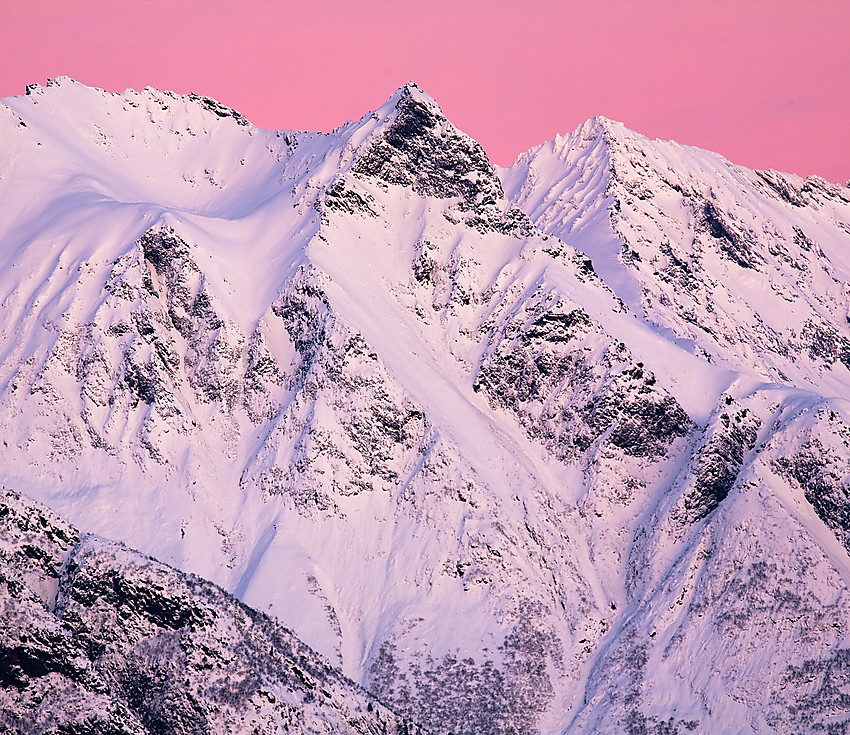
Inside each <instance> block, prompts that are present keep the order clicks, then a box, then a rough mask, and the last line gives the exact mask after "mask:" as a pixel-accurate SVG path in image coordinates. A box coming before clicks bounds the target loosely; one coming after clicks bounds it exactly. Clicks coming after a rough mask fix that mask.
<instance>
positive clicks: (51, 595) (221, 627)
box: [0, 490, 415, 735]
mask: <svg viewBox="0 0 850 735" xmlns="http://www.w3.org/2000/svg"><path fill="white" fill-rule="evenodd" d="M0 519H2V520H0V523H2V528H3V538H2V549H0V585H2V588H3V594H2V602H3V621H4V629H3V633H2V637H0V661H1V662H2V666H0V676H2V680H1V681H2V683H1V684H0V686H2V690H0V691H2V695H3V698H2V709H0V725H2V726H3V727H4V731H5V732H9V731H12V732H15V731H17V732H51V733H92V734H94V733H111V734H112V733H114V734H115V735H118V734H119V733H120V734H122V735H124V734H125V733H134V734H139V733H166V732H168V733H210V732H234V731H236V732H252V733H279V732H292V731H296V732H311V731H312V732H333V733H363V734H364V735H380V734H381V733H397V732H405V733H407V732H415V728H411V727H410V726H409V725H408V723H406V722H404V721H402V720H399V719H398V718H396V717H395V716H393V715H392V714H391V713H389V712H388V711H387V710H386V709H385V708H384V707H382V706H381V705H380V704H378V703H377V702H376V701H374V700H373V699H372V698H371V697H369V696H368V695H367V694H366V693H365V692H363V691H362V690H361V689H359V688H358V687H357V686H356V685H355V684H354V683H352V682H351V681H348V680H346V679H344V678H343V677H341V676H340V675H339V673H338V672H337V671H335V670H333V669H332V668H331V667H330V666H329V665H328V664H327V663H326V662H324V661H322V660H321V659H320V658H319V657H317V655H316V654H315V653H314V652H313V651H311V650H310V649H309V648H307V647H306V646H305V645H304V644H302V643H301V642H300V641H298V640H297V639H296V638H295V637H294V636H293V635H292V634H291V633H290V632H289V631H287V630H286V629H284V628H281V627H280V626H279V625H277V624H275V623H273V622H272V621H271V620H269V619H268V618H267V617H265V616H264V615H262V614H261V613H257V612H255V611H254V610H251V609H250V608H248V607H246V606H245V605H242V604H241V603H239V602H237V601H236V600H234V599H233V598H232V597H230V596H229V595H227V594H226V593H224V592H223V591H222V590H221V589H219V588H217V587H215V586H214V585H211V584H210V583H209V582H204V581H203V580H200V579H197V578H194V577H191V576H187V575H184V574H181V573H179V572H177V571H176V570H174V569H171V568H168V567H166V566H165V565H163V564H160V563H158V562H156V561H154V560H153V559H150V558H148V557H145V556H142V555H141V554H139V553H137V552H133V551H130V550H129V549H127V548H126V547H124V546H122V545H120V544H116V543H115V542H111V541H106V540H104V539H100V538H96V537H93V536H85V535H81V534H80V532H79V531H78V530H77V529H76V528H74V527H72V526H70V525H69V524H68V523H66V522H65V521H63V520H62V519H60V518H58V517H57V516H55V515H54V514H53V513H51V512H50V511H48V510H47V509H46V508H44V507H42V506H38V505H37V504H35V503H33V502H32V501H28V500H26V499H25V498H23V497H22V496H20V495H18V494H16V493H12V492H10V491H8V490H3V491H0Z"/></svg>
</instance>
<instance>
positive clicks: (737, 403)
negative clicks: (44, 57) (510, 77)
mask: <svg viewBox="0 0 850 735" xmlns="http://www.w3.org/2000/svg"><path fill="white" fill-rule="evenodd" d="M0 141H2V144H0V202H2V204H0V303H1V304H2V307H0V308H1V309H2V311H0V314H2V316H0V330H2V333H3V341H2V348H0V349H2V351H0V426H2V437H3V445H2V447H0V457H2V462H0V472H2V476H0V482H3V483H4V484H5V486H6V487H9V488H14V489H15V490H18V491H20V492H23V493H25V494H27V495H29V496H32V497H34V498H36V499H37V500H39V501H41V502H43V503H45V504H47V505H48V506H49V507H50V508H52V509H53V510H54V511H56V512H58V513H61V514H62V515H64V516H66V517H67V518H69V519H70V521H71V522H72V523H73V524H75V525H76V526H79V527H80V528H82V529H84V530H85V531H88V532H93V533H96V534H98V535H99V536H101V537H105V538H109V539H113V540H115V541H119V542H122V543H126V544H128V545H129V546H132V547H134V548H138V549H141V550H142V551H143V552H144V553H146V554H149V555H151V556H153V557H156V558H157V559H159V560H161V561H163V562H166V563H168V564H171V565H174V566H176V567H178V568H180V569H182V570H184V571H185V572H190V573H194V574H197V575H200V576H202V577H205V578H207V579H210V580H212V581H213V582H215V583H216V584H218V585H220V586H221V587H223V588H224V589H225V590H227V591H228V592H231V593H233V594H234V595H235V596H236V597H238V598H239V599H241V600H243V601H244V602H245V603H247V604H248V605H250V606H252V607H254V608H256V609H258V610H261V611H263V612H267V613H270V614H271V615H273V616H276V617H277V618H278V620H279V621H280V622H281V623H282V624H283V625H286V626H287V627H288V628H290V629H291V630H293V631H294V633H295V634H296V635H297V636H298V637H299V638H300V639H301V640H303V641H304V642H305V643H306V644H308V645H309V646H310V647H312V648H313V649H315V650H317V651H319V652H320V653H321V654H323V655H324V656H326V657H327V658H328V660H329V661H330V663H331V664H333V665H334V666H336V667H338V668H339V669H341V671H342V672H343V673H344V674H345V675H346V676H348V677H350V678H351V679H354V680H355V681H356V682H358V683H359V684H361V685H362V686H364V687H365V688H366V689H367V690H368V691H370V692H371V693H372V694H374V695H375V696H376V697H378V698H379V699H380V700H381V701H382V702H383V703H384V704H385V705H387V706H389V707H390V708H391V709H393V710H395V711H396V712H397V713H399V714H400V715H401V716H402V717H405V718H409V719H411V720H413V721H416V722H417V723H419V724H420V725H421V726H423V727H424V728H425V729H427V730H429V731H431V732H434V733H448V732H451V733H455V735H466V734H467V733H470V734H471V733H513V732H516V733H528V734H529V735H530V734H531V733H538V732H539V733H547V734H548V733H562V732H569V733H589V732H612V733H614V732H635V733H638V732H665V733H675V732H681V733H684V732H691V731H703V732H713V733H722V732H730V733H731V732H736V733H737V732H745V733H746V732H753V733H755V732H759V733H762V732H792V731H813V730H828V731H835V732H842V731H844V730H845V729H847V728H850V724H848V723H850V699H848V696H850V695H849V694H848V693H847V692H846V691H845V685H844V684H843V681H844V680H845V679H846V677H847V675H848V673H850V663H848V662H850V653H848V651H850V642H848V640H847V635H848V633H850V627H848V626H850V617H848V613H850V598H848V583H850V559H848V550H850V505H848V498H847V495H848V483H850V450H848V441H850V404H848V403H847V398H848V397H849V396H850V325H848V307H849V306H850V286H848V285H847V284H848V283H850V255H848V253H850V250H849V249H848V246H850V190H848V189H846V188H841V187H837V186H834V185H832V184H829V183H828V182H825V181H823V180H821V179H817V178H814V177H811V178H809V179H806V180H802V179H800V178H798V177H795V176H790V175H785V174H779V173H776V172H772V171H771V172H753V171H749V170H747V169H743V168H741V167H738V166H734V165H733V164H730V163H728V162H727V161H725V160H724V159H723V158H721V157H720V156H717V155H715V154H712V153H708V152H705V151H701V150H697V149H693V148H687V147H684V146H680V145H677V144H675V143H669V142H659V141H650V140H648V139H646V138H644V137H642V136H640V135H638V134H636V133H632V132H630V131H628V130H626V129H625V128H623V127H622V126H621V125H619V124H617V123H613V122H611V121H608V120H605V119H603V118H596V119H594V120H591V121H589V122H588V123H586V124H585V125H583V126H582V127H580V128H579V129H578V130H576V131H575V132H574V133H572V134H571V135H568V136H565V137H563V138H561V137H559V138H557V139H556V140H555V141H552V142H550V143H546V144H543V145H542V146H539V147H537V148H535V149H532V150H531V151H529V152H527V153H526V154H523V155H522V156H520V157H519V159H518V160H517V162H516V163H515V164H514V165H513V166H511V167H509V168H506V169H498V170H497V169H494V168H492V167H491V166H490V164H489V162H488V160H487V157H486V155H485V153H484V151H483V150H482V149H481V147H480V146H479V145H478V144H477V143H476V142H475V141H474V140H472V139H471V138H469V137H468V136H466V135H465V134H463V133H462V132H460V131H458V130H457V129H456V128H455V127H454V126H453V125H452V124H451V123H450V122H449V121H448V120H447V119H446V118H445V117H444V115H443V114H442V112H441V110H440V108H439V106H438V105H437V104H436V102H434V100H433V99H431V98H430V97H429V96H428V95H427V94H425V93H424V92H422V91H421V90H420V89H418V88H417V87H416V86H415V85H407V86H405V87H403V88H402V89H400V90H398V91H397V92H396V93H395V94H394V95H393V96H392V97H391V98H390V99H389V100H388V101H387V102H386V104H384V105H383V106H382V107H380V108H379V109H377V110H376V111H375V112H373V113H369V114H367V115H366V116H364V117H363V118H362V119H361V120H359V121H355V122H350V123H348V124H346V125H344V126H343V127H341V128H339V129H337V130H335V131H333V132H332V133H330V134H317V133H302V132H291V131H287V132H274V131H266V130H260V129H257V128H255V127H253V126H252V125H250V123H248V122H247V121H246V120H245V119H244V118H243V117H242V116H241V115H239V114H238V113H236V112H234V111H232V110H229V109H228V108H225V107H223V106H222V105H220V104H219V103H217V102H214V101H213V100H209V99H206V98H203V97H198V96H195V95H189V96H182V97H181V96H177V95H173V94H171V93H163V92H158V91H155V90H150V89H147V90H144V91H143V92H139V93H136V92H131V91H130V92H126V93H124V94H120V95H112V94H107V93H105V92H101V91H100V90H95V89H90V88H87V87H85V86H83V85H80V84H77V83H75V82H73V81H71V80H68V79H59V80H56V81H55V82H53V83H52V84H49V85H48V86H47V87H44V88H42V87H33V88H30V89H29V90H28V94H27V95H26V96H23V97H14V98H8V99H6V100H4V101H3V104H2V105H0ZM247 731H248V730H246V732H247Z"/></svg>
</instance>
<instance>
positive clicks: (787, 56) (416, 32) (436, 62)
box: [0, 0, 850, 183]
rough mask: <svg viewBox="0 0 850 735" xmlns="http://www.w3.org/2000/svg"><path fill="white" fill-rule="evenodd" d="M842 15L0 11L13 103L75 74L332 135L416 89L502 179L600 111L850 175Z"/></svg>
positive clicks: (152, 3) (425, 7) (706, 10)
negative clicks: (201, 97) (195, 95)
mask: <svg viewBox="0 0 850 735" xmlns="http://www.w3.org/2000/svg"><path fill="white" fill-rule="evenodd" d="M848 56H850V1H848V0H582V2H573V1H572V0H561V1H560V2H554V1H552V0H539V1H537V2H535V1H534V0H526V2H519V1H514V0H422V1H420V2H407V1H405V0H395V1H388V0H371V1H370V2H363V1H361V0H298V2H288V1H285V0H241V2H224V1H223V0H132V2H128V1H125V0H0V96H8V95H13V94H22V93H23V91H24V87H25V85H26V84H28V83H30V82H41V83H43V82H44V81H45V80H46V79H47V78H48V77H54V76H59V75H62V74H64V75H68V76H71V77H73V78H75V79H77V80H78V81H80V82H83V83H85V84H89V85H93V86H98V87H103V88H105V89H108V90H110V91H123V90H124V89H126V88H128V87H132V88H134V89H139V88H142V87H144V86H148V85H150V86H154V87H159V88H164V89H171V90H174V91H176V92H188V91H196V92H199V93H202V94H206V95H209V96H211V97H215V98H216V99H218V100H220V101H221V102H223V103H225V104H227V105H229V106H231V107H234V108H236V109H238V110H240V111H241V112H242V113H244V114H245V115H246V116H247V117H248V118H249V119H250V120H251V121H252V122H254V123H255V124H257V125H261V126H264V127H270V128H299V129H309V130H329V129H331V128H333V127H335V126H337V125H339V124H341V123H343V122H345V121H346V120H348V119H350V118H356V117H360V116H361V115H362V114H363V113H365V112H367V111H368V110H371V109H374V108H375V107H377V106H379V105H380V104H381V103H382V102H383V101H384V100H385V99H386V98H387V97H388V96H389V95H390V94H391V93H392V91H393V90H394V89H396V88H397V87H399V86H401V85H402V84H403V83H405V82H406V81H408V80H413V81H416V82H417V83H418V84H419V85H420V86H421V87H423V88H424V89H425V90H426V91H427V92H429V93H430V94H431V95H432V96H433V97H435V98H436V99H437V101H438V102H439V103H440V104H441V106H442V108H443V110H444V111H445V113H446V114H447V116H448V117H449V118H450V119H451V120H452V121H453V122H454V123H455V124H456V125H457V126H458V127H460V128H461V129H463V130H465V131H466V132H467V133H469V134H470V135H472V136H473V137H475V138H476V139H477V140H479V141H480V142H481V144H482V145H483V146H484V148H485V149H486V150H487V152H488V153H489V154H490V157H491V159H492V160H493V161H494V162H496V163H500V164H507V163H509V162H511V161H512V160H513V158H514V157H515V156H516V155H517V154H518V153H520V152H521V151H523V150H525V149H526V148H528V147H530V146H532V145H535V144H537V143H541V142H543V141H545V140H548V139H551V138H552V137H554V135H555V134H556V133H559V132H560V133H563V132H569V131H570V130H572V129H573V128H575V127H576V126H577V125H578V124H580V123H581V122H583V121H584V120H586V119H587V118H589V117H592V116H593V115H597V114H602V115H606V116H607V117H610V118H613V119H616V120H621V121H622V122H624V123H625V124H626V125H627V126H628V127H630V128H632V129H633V130H637V131H639V132H642V133H645V134H646V135H649V136H651V137H658V138H673V139H675V140H678V141H679V142H682V143H688V144H691V145H698V146H700V147H702V148H708V149H711V150H715V151H718V152H720V153H722V154H724V155H725V156H726V157H727V158H729V159H731V160H733V161H735V162H736V163H741V164H744V165H747V166H750V167H755V168H775V169H779V170H783V171H794V172H796V173H799V174H801V175H808V174H811V173H817V174H819V175H821V176H824V177H825V178H827V179H830V180H832V181H836V182H841V183H844V182H845V181H846V180H847V179H850V66H848Z"/></svg>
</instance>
